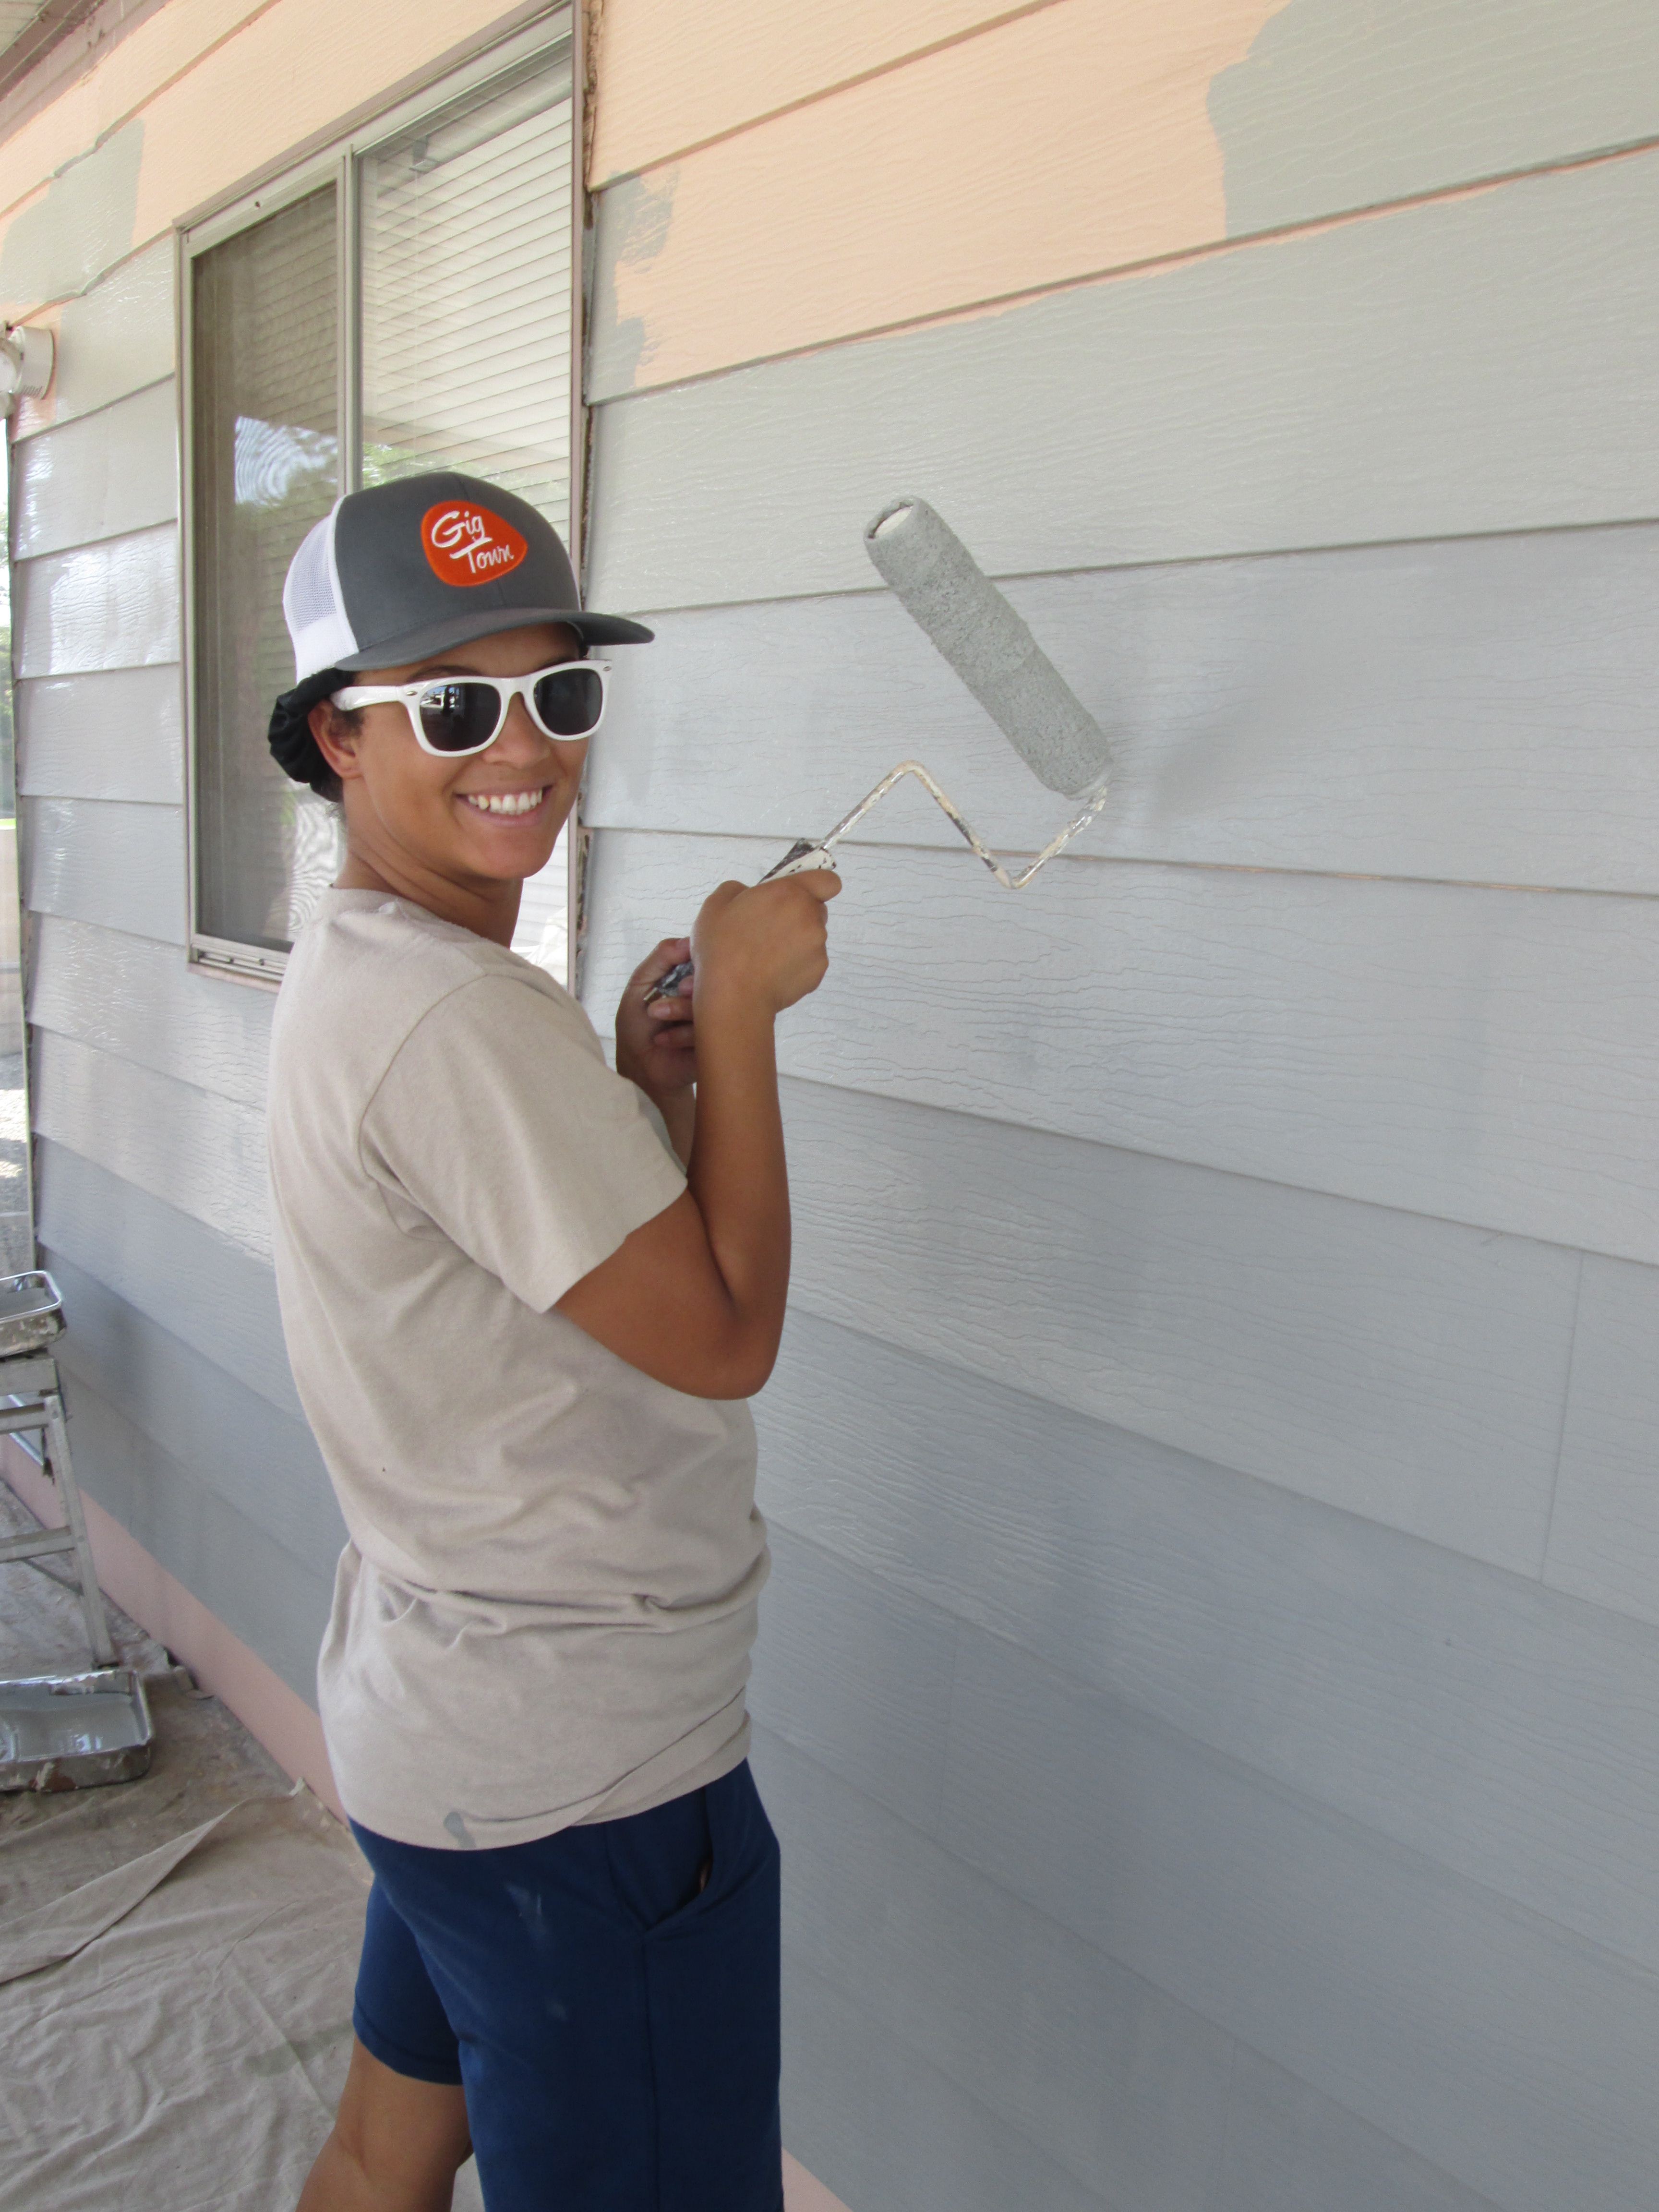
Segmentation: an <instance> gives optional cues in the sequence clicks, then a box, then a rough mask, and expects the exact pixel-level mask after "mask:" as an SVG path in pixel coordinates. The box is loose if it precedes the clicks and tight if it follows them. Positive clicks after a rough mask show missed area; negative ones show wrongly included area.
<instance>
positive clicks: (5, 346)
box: [0, 323, 54, 416]
mask: <svg viewBox="0 0 1659 2212" xmlns="http://www.w3.org/2000/svg"><path fill="white" fill-rule="evenodd" d="M53 356H54V348H53V345H52V332H51V331H42V330H36V329H35V328H34V327H33V325H28V324H24V323H8V324H7V325H5V331H4V335H3V336H0V416H7V415H9V414H10V413H11V411H12V410H13V408H14V407H15V406H16V404H17V403H18V401H19V400H20V399H44V398H46V386H48V385H49V384H50V383H51V382H52V360H53Z"/></svg>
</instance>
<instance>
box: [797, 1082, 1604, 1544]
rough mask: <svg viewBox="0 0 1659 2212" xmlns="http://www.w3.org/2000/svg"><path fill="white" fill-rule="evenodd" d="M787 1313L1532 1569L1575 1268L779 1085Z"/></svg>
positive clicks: (1223, 1180) (1477, 1238) (1513, 1247)
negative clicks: (789, 1284) (787, 1214)
mask: <svg viewBox="0 0 1659 2212" xmlns="http://www.w3.org/2000/svg"><path fill="white" fill-rule="evenodd" d="M786 1121H787V1133H788V1142H789V1155H790V1178H791V1182H792V1185H793V1196H794V1207H795V1220H796V1229H795V1258H794V1278H793V1280H794V1290H793V1298H794V1303H795V1304H796V1305H797V1307H798V1308H800V1309H802V1310H806V1311H809V1312H812V1313H816V1314H819V1315H821V1316H823V1317H824V1318H825V1319H828V1320H830V1321H834V1322H841V1323H842V1324H843V1325H845V1326H848V1327H850V1328H856V1329H860V1330H861V1331H863V1332H865V1333H866V1334H868V1335H872V1336H878V1337H880V1338H883V1339H884V1340H886V1341H888V1342H890V1343H892V1344H895V1345H897V1346H902V1347H904V1348H906V1349H908V1350H909V1351H912V1352H920V1353H922V1354H923V1355H924V1356H927V1357H930V1358H938V1359H943V1360H944V1361H945V1362H946V1363H947V1364H948V1365H950V1366H951V1367H955V1368H965V1369H967V1370H969V1371H970V1372H971V1373H973V1374H975V1375H982V1376H987V1378H989V1379H991V1380H993V1381H995V1382H999V1383H1006V1384H1008V1385H1010V1386H1012V1387H1013V1388H1015V1389H1021V1390H1025V1391H1030V1392H1031V1393H1033V1394H1034V1395H1037V1396H1039V1397H1042V1398H1046V1399H1048V1401H1051V1402H1052V1403H1054V1404H1056V1405H1062V1406H1068V1407H1072V1408H1073V1409H1074V1410H1075V1411H1077V1412H1079V1413H1087V1414H1090V1415H1091V1416H1093V1417H1094V1418H1095V1419H1099V1420H1105V1421H1110V1422H1112V1423H1114V1424H1115V1425H1117V1426H1119V1427H1121V1428H1124V1429H1128V1430H1132V1431H1135V1432H1136V1433H1138V1434H1139V1435H1142V1436H1146V1437H1152V1438H1154V1439H1156V1440H1157V1441H1158V1442H1160V1443H1167V1444H1171V1445H1174V1446H1175V1447H1176V1448H1177V1449H1180V1450H1182V1451H1189V1452H1194V1453H1196V1454H1198V1455H1200V1457H1202V1458H1205V1459H1209V1460H1212V1461H1215V1462H1218V1464H1220V1465H1223V1466H1227V1467H1231V1468H1237V1469H1238V1470H1240V1471H1242V1472H1243V1473H1246V1474H1255V1475H1259V1476H1261V1478H1262V1479H1263V1480H1267V1481H1269V1482H1274V1483H1279V1484H1281V1485H1283V1486H1285V1488H1287V1489H1291V1490H1295V1491H1297V1492H1300V1493H1301V1494H1303V1495H1304V1496H1306V1497H1312V1498H1319V1499H1322V1501H1323V1502H1324V1503H1325V1504H1330V1505H1336V1506H1340V1507H1341V1508H1343V1509H1344V1510H1346V1511H1349V1512H1353V1513H1358V1514H1363V1515H1364V1516H1366V1517H1367V1518H1368V1519H1370V1520H1375V1521H1381V1522H1384V1523H1385V1524H1386V1525H1388V1526H1389V1527H1392V1528H1401V1529H1405V1530H1407V1531H1409V1532H1410V1533H1412V1534H1415V1535H1419V1536H1423V1537H1425V1538H1427V1539H1428V1540H1429V1541H1431V1542H1434V1543H1437V1544H1444V1545H1448V1546H1450V1547H1452V1548H1454V1549H1455V1550H1457V1551H1461V1552H1467V1553H1470V1554H1472V1555H1473V1556H1474V1557H1475V1558H1477V1559H1486V1560H1488V1561H1490V1562H1492V1564H1493V1565H1499V1566H1504V1567H1508V1568H1510V1569H1512V1570H1513V1571H1516V1572H1517V1573H1521V1574H1528V1575H1535V1574H1537V1573H1538V1571H1540V1569H1541V1566H1542V1565H1543V1559H1544V1541H1545V1532H1546V1528H1547V1522H1548V1516H1549V1508H1550V1498H1551V1492H1552V1485H1553V1477H1554V1469H1555V1457H1556V1449H1557V1445H1558V1442H1559V1437H1560V1432H1561V1417H1562V1409H1563V1407H1564V1405H1565V1399H1566V1389H1567V1369H1568V1358H1569V1353H1570V1349H1571V1342H1572V1329H1573V1314H1574V1302H1575V1297H1576V1294H1577V1282H1578V1267H1579V1261H1578V1256H1577V1254H1576V1253H1571V1252H1565V1251H1563V1250H1561V1249H1559V1247H1557V1246H1554V1245H1550V1244H1543V1243H1525V1242H1522V1241H1521V1240H1518V1239H1508V1238H1504V1239H1494V1238H1493V1237H1491V1236H1490V1235H1488V1234H1486V1233H1485V1232H1483V1231H1480V1230H1475V1229H1468V1228H1464V1227H1462V1226H1460V1225H1455V1224H1453V1223H1450V1222H1444V1221H1435V1220H1431V1219H1428V1218H1425V1217H1424V1216H1422V1215H1420V1214H1412V1213H1407V1212H1396V1211H1394V1210H1391V1209H1383V1208H1378V1207H1372V1206H1356V1205H1353V1204H1352V1203H1351V1202H1349V1201H1347V1200H1340V1199H1333V1198H1329V1197H1327V1196H1324V1195H1322V1194H1316V1193H1314V1192H1310V1191H1304V1190H1298V1189H1294V1188H1290V1187H1288V1186H1285V1185H1281V1184H1273V1183H1267V1182H1259V1181H1256V1180H1255V1179H1252V1178H1247V1177H1243V1176H1225V1175H1218V1174H1216V1173H1214V1172H1212V1171H1211V1170H1204V1169H1199V1168H1194V1167H1190V1166H1188V1165H1184V1164H1177V1163H1176V1162H1172V1161H1169V1160H1162V1159H1155V1158H1152V1157H1150V1156H1149V1155H1147V1154H1146V1153H1139V1152H1124V1151H1120V1150H1117V1149H1115V1148H1112V1147H1109V1146H1100V1145H1088V1144H1084V1143H1080V1142H1079V1140H1078V1139H1074V1138H1063V1137H1054V1136H1051V1135H1048V1134H1046V1133H1041V1132H1038V1131H1035V1130H1030V1129H1020V1128H1016V1127H1009V1126H1007V1125H1006V1124H1004V1123H1000V1122H996V1121H986V1120H983V1119H980V1118H976V1117H975V1116H972V1115H945V1114H940V1113H939V1112H937V1111H936V1110H933V1109H928V1108H918V1107H915V1106H910V1105H904V1104H901V1103H897V1102H896V1101H893V1100H887V1099H879V1098H874V1097H868V1096H859V1095H856V1094H853V1093H848V1092H847V1091H834V1090H830V1089H829V1088H827V1087H825V1086H823V1085H817V1084H800V1083H790V1084H788V1085H787V1103H786Z"/></svg>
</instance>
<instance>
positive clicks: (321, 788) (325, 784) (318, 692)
mask: <svg viewBox="0 0 1659 2212" xmlns="http://www.w3.org/2000/svg"><path fill="white" fill-rule="evenodd" d="M350 681H351V678H349V676H348V675H347V674H346V673H345V671H343V669H339V668H321V669H319V670H318V671H317V673H316V675H314V676H307V678H306V680H305V682H304V683H303V684H295V687H294V689H293V690H291V691H284V692H283V696H282V697H281V698H280V699H279V700H278V701H277V702H276V705H275V706H274V707H273V708H271V710H270V750H271V753H272V756H273V757H274V758H275V760H276V765H277V767H278V768H280V769H282V770H283V774H284V775H291V776H292V777H293V779H294V781H295V783H308V784H309V785H310V786H311V787H312V789H313V791H314V792H316V793H318V794H319V797H321V798H324V799H327V798H329V797H331V793H332V786H333V775H334V772H333V770H332V769H331V768H330V767H329V764H328V763H327V762H326V761H325V759H324V758H323V756H322V754H321V752H320V751H319V749H318V744H317V740H316V738H313V736H312V734H311V720H310V716H311V710H312V708H313V707H317V706H320V705H321V703H322V702H323V701H324V700H325V699H328V698H331V697H332V696H333V695H334V693H335V692H337V691H343V690H344V689H345V687H346V685H347V684H349V683H350Z"/></svg>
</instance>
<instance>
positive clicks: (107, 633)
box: [12, 523, 179, 678]
mask: <svg viewBox="0 0 1659 2212" xmlns="http://www.w3.org/2000/svg"><path fill="white" fill-rule="evenodd" d="M12 628H13V634H14V636H15V639H16V641H17V643H16V645H15V648H14V650H15V655H16V658H15V670H14V673H15V675H16V676H17V677H19V678H29V677H32V676H74V675H78V674H80V673H81V672H82V671H86V670H90V669H103V668H145V667H152V666H155V665H158V664H160V663H162V662H173V663H175V664H176V663H177V661H178V659H179V531H178V526H177V525H176V524H173V523H169V524H167V525H165V526H163V527H161V529H158V530H146V531H142V532H138V533H137V535H136V536H134V537H131V538H110V539H108V540H107V541H106V543H105V544H101V545H85V546H77V547H76V549H75V550H73V551H72V552H68V553H49V554H46V555H45V556H43V557H42V558H41V559H40V560H39V561H26V562H19V564H18V566H17V567H16V568H15V569H14V571H13V573H12Z"/></svg>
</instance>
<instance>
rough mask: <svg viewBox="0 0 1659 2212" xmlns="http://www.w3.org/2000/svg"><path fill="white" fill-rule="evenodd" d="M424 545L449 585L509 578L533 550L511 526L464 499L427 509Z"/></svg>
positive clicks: (436, 572) (423, 522)
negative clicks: (500, 577) (501, 577)
mask: <svg viewBox="0 0 1659 2212" xmlns="http://www.w3.org/2000/svg"><path fill="white" fill-rule="evenodd" d="M421 544H422V546H423V547H424V548H425V549H426V557H427V560H428V563H429V564H430V567H431V569H432V573H433V574H434V575H435V576H437V577H438V578H440V579H441V580H442V581H443V582H444V583H446V584H493V583H494V582H495V579H496V578H497V577H498V576H510V575H511V574H512V573H513V570H514V569H515V568H517V567H518V565H519V563H520V561H522V560H523V558H524V556H525V555H526V553H528V552H529V550H530V547H529V544H528V543H527V541H526V539H525V538H521V537H520V534H519V532H517V531H516V530H515V529H514V528H513V525H512V524H511V523H510V522H503V521H502V520H501V516H500V515H499V514H492V513H490V512H489V508H488V507H474V506H473V505H472V503H471V501H470V500H465V499H447V500H444V501H441V504H440V505H438V506H437V507H428V509H427V511H426V513H424V514H423V515H422V517H421Z"/></svg>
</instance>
